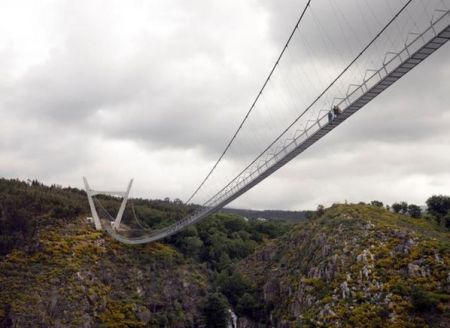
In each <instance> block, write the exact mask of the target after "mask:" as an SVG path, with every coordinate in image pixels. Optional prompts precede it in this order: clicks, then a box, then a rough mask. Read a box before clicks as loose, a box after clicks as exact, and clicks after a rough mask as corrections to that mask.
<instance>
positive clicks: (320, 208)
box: [316, 205, 325, 217]
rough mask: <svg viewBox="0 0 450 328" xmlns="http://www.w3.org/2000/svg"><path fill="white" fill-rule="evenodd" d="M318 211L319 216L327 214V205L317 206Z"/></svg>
mask: <svg viewBox="0 0 450 328" xmlns="http://www.w3.org/2000/svg"><path fill="white" fill-rule="evenodd" d="M316 212H317V216H319V217H320V216H322V215H324V214H325V207H324V206H323V205H319V206H317V210H316Z"/></svg>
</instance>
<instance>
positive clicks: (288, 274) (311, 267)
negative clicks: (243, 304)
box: [238, 205, 450, 327]
mask: <svg viewBox="0 0 450 328" xmlns="http://www.w3.org/2000/svg"><path fill="white" fill-rule="evenodd" d="M449 270H450V239H449V235H448V232H443V230H440V228H438V227H437V226H435V225H434V224H432V223H430V222H429V221H427V220H424V219H414V218H411V217H407V216H404V215H399V214H393V213H391V212H389V211H387V210H385V209H383V208H378V207H375V206H367V205H335V206H333V207H331V208H330V209H328V210H326V211H325V213H324V214H323V215H322V216H320V217H319V218H316V219H314V220H312V221H310V222H308V223H305V224H301V225H297V226H296V227H295V228H294V229H293V230H292V231H291V232H290V233H289V234H287V235H285V236H284V237H282V238H280V239H279V240H276V241H273V242H272V243H271V244H270V245H268V246H265V247H263V248H262V249H261V250H259V251H257V252H256V253H254V254H253V255H250V256H249V257H248V258H247V259H245V260H243V261H242V262H241V263H240V265H239V266H238V271H239V273H240V274H241V275H242V277H243V279H244V281H246V282H247V283H248V284H250V285H251V288H252V289H253V290H254V292H255V293H256V295H257V298H259V299H260V301H259V304H255V306H254V310H253V311H251V312H249V313H247V316H246V318H240V324H239V327H256V326H257V323H258V322H259V323H264V324H263V325H264V326H271V327H329V326H332V327H425V326H431V327H449V326H450V316H449V313H450V311H449V310H450V304H449V301H450V296H449V294H450V271H449Z"/></svg>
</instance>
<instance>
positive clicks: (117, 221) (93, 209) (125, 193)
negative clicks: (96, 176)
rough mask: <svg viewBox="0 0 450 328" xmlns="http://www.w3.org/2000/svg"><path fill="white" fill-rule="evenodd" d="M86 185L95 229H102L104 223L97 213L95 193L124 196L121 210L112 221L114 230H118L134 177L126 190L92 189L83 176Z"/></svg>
mask: <svg viewBox="0 0 450 328" xmlns="http://www.w3.org/2000/svg"><path fill="white" fill-rule="evenodd" d="M83 181H84V186H85V188H86V194H87V197H88V202H89V207H90V208H91V213H92V219H93V221H94V225H95V229H97V230H102V224H101V222H100V218H99V216H98V213H97V208H96V207H95V203H94V199H93V197H94V196H95V195H108V196H119V197H122V203H121V204H120V208H119V211H118V212H117V216H116V218H115V220H114V221H112V222H111V227H112V228H113V229H114V230H118V229H119V227H120V222H121V221H122V216H123V212H124V211H125V206H126V205H127V202H128V195H129V194H130V189H131V186H132V184H133V179H131V180H130V182H129V183H128V187H127V189H126V190H125V191H104V190H94V189H91V187H90V186H89V183H88V181H87V179H86V177H83Z"/></svg>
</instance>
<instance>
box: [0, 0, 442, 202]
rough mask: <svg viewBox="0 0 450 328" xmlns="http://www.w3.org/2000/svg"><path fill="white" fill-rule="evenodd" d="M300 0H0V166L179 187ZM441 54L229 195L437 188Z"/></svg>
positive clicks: (187, 187)
mask: <svg viewBox="0 0 450 328" xmlns="http://www.w3.org/2000/svg"><path fill="white" fill-rule="evenodd" d="M327 1H328V2H329V1H330V0H316V2H317V3H318V4H317V6H316V7H315V13H317V14H320V13H321V8H322V7H321V6H323V5H324V3H327ZM331 1H332V0H331ZM360 1H363V2H367V1H366V0H360ZM445 1H447V0H445ZM305 2H306V1H304V0H245V1H242V0H227V1H219V0H204V1H200V0H194V1H184V0H152V1H142V0H141V1H137V0H134V1H131V0H127V1H94V0H89V1H88V0H86V1H69V0H67V1H63V0H54V1H49V0H41V1H33V0H29V1H23V0H11V1H8V0H0V72H1V74H0V115H1V118H0V131H1V132H0V133H1V134H0V136H1V138H0V176H3V177H7V178H20V179H28V178H29V179H38V180H40V181H42V182H44V183H46V184H53V183H55V184H60V185H63V186H67V185H70V186H76V187H80V188H81V187H82V180H81V177H82V176H87V177H88V179H89V180H90V182H91V185H92V186H93V187H98V188H107V189H120V188H125V186H126V184H127V180H128V179H129V178H131V177H134V178H135V185H134V187H133V196H141V197H146V198H164V197H170V198H180V199H182V200H186V199H187V197H188V196H189V195H190V194H191V193H192V191H193V190H194V189H195V187H196V186H197V185H198V184H199V183H200V181H201V180H202V178H203V177H204V176H205V174H206V173H207V172H208V170H209V169H210V168H211V166H212V164H213V163H214V161H215V160H216V159H217V157H218V156H219V154H220V152H221V151H222V150H223V148H224V147H225V145H226V143H227V142H228V139H229V138H230V137H231V134H232V133H233V132H234V130H235V129H236V127H237V125H238V123H239V121H240V120H241V119H242V117H243V115H244V114H245V112H246V111H247V110H248V108H249V106H250V104H251V102H252V100H253V99H254V97H255V96H256V93H257V91H258V90H259V88H260V86H261V84H262V83H263V81H264V79H265V77H266V76H267V74H268V72H269V70H270V68H271V66H272V65H273V63H274V61H275V59H276V57H277V56H278V54H279V52H280V50H281V47H282V46H283V44H284V42H285V41H286V39H287V37H288V35H289V32H290V30H291V29H292V27H293V25H294V24H295V22H296V20H297V18H298V16H299V13H300V12H301V10H302V8H303V6H304V4H305ZM320 2H322V4H320ZM400 2H401V1H400ZM314 5H315V4H314V0H313V9H314ZM374 6H375V8H374V10H375V11H376V10H377V8H376V5H374ZM354 24H356V25H354V26H353V28H354V29H355V30H357V31H359V30H362V27H361V28H360V27H359V26H358V25H357V23H354ZM322 56H324V60H325V59H326V56H330V58H329V59H330V60H332V59H333V58H334V57H332V56H336V54H333V53H329V54H325V55H324V54H322ZM449 58H450V45H448V44H447V45H446V46H444V47H443V48H442V49H440V50H439V51H438V52H437V53H435V54H433V55H432V57H430V58H428V59H427V60H426V61H425V62H424V63H422V64H421V65H420V66H419V67H417V68H415V69H414V70H413V71H412V72H410V73H409V74H408V75H407V76H405V77H403V78H402V79H401V80H400V81H399V82H397V83H396V84H395V85H394V86H392V87H391V88H389V89H388V90H387V91H385V92H384V93H383V94H382V95H380V96H379V97H377V98H376V99H375V100H374V101H373V102H371V103H370V104H369V105H367V106H366V107H364V108H363V109H362V110H361V111H360V112H358V113H357V114H356V115H354V116H353V117H351V118H350V119H349V120H348V121H347V122H345V123H344V124H342V125H341V126H340V127H339V128H337V129H336V130H334V131H333V132H332V133H330V134H329V135H327V136H326V137H325V138H324V139H323V140H321V141H320V142H318V143H317V144H316V145H314V146H313V147H312V148H311V149H309V150H307V151H306V152H305V153H303V154H302V155H300V156H299V157H298V158H296V159H295V160H294V161H292V162H291V163H289V164H288V165H287V166H286V167H284V168H282V169H281V170H280V171H279V172H277V173H276V174H274V175H273V176H271V177H269V178H268V179H266V180H265V181H264V182H263V183H261V184H260V185H258V186H257V187H255V188H254V189H253V190H251V191H250V192H248V193H247V194H246V195H244V196H243V197H241V198H240V199H238V200H236V201H235V202H233V203H232V206H234V207H248V208H255V209H268V208H276V209H311V208H315V207H316V206H317V204H325V205H330V204H332V203H333V202H342V201H345V200H347V201H350V202H359V201H370V200H374V199H378V200H381V201H384V202H387V203H392V202H394V201H402V200H406V201H408V202H414V203H418V204H423V203H424V202H425V200H426V198H427V197H429V196H430V195H432V194H440V193H443V194H450V151H449V149H450V129H449V127H450V108H449V107H450V106H449V104H450V92H449V91H450V59H449Z"/></svg>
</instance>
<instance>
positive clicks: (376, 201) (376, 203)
mask: <svg viewBox="0 0 450 328" xmlns="http://www.w3.org/2000/svg"><path fill="white" fill-rule="evenodd" d="M370 205H372V206H376V207H383V202H380V201H379V200H373V201H372V202H370Z"/></svg>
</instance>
